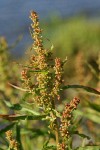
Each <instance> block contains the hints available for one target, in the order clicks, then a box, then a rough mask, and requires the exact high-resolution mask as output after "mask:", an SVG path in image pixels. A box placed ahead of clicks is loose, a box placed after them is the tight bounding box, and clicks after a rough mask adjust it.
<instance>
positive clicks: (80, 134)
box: [73, 131, 90, 140]
mask: <svg viewBox="0 0 100 150" xmlns="http://www.w3.org/2000/svg"><path fill="white" fill-rule="evenodd" d="M73 134H77V135H79V136H81V137H82V138H87V139H88V140H90V137H89V136H87V135H85V134H83V133H79V132H78V131H74V132H73Z"/></svg>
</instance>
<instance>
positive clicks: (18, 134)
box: [16, 124, 23, 150]
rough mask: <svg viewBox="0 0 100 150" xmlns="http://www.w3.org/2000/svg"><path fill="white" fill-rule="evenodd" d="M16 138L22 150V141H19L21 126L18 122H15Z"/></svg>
mask: <svg viewBox="0 0 100 150" xmlns="http://www.w3.org/2000/svg"><path fill="white" fill-rule="evenodd" d="M16 140H17V142H18V145H19V149H20V150H23V146H22V142H21V127H20V125H19V124H16Z"/></svg>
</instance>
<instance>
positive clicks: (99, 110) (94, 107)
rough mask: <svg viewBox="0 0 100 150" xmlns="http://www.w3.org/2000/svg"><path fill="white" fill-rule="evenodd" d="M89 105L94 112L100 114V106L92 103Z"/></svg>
mask: <svg viewBox="0 0 100 150" xmlns="http://www.w3.org/2000/svg"><path fill="white" fill-rule="evenodd" d="M88 104H89V106H90V107H91V108H92V109H94V110H96V111H98V112H100V105H98V104H95V103H91V102H88Z"/></svg>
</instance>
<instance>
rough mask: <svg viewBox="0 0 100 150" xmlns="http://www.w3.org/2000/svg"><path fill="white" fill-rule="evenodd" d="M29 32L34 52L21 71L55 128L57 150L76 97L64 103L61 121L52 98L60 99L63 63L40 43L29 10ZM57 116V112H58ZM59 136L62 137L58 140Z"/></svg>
mask: <svg viewBox="0 0 100 150" xmlns="http://www.w3.org/2000/svg"><path fill="white" fill-rule="evenodd" d="M30 18H31V20H32V24H31V36H32V39H33V40H34V43H33V45H32V48H31V49H32V50H34V52H35V54H33V55H32V56H31V58H30V60H29V64H28V65H27V66H25V67H24V69H23V71H22V72H21V75H22V80H23V83H24V87H25V88H27V90H28V91H29V92H30V93H32V95H33V101H34V103H37V104H38V105H39V106H41V107H42V108H43V112H44V113H46V114H47V118H49V122H50V124H49V127H50V129H51V130H52V131H54V132H55V137H56V145H57V150H65V149H66V148H67V142H66V141H67V140H68V138H69V126H70V122H71V119H72V115H71V114H72V111H73V110H74V109H76V107H77V105H78V103H79V99H77V98H74V99H73V100H72V101H71V102H70V104H67V105H66V106H65V110H64V111H63V113H62V116H61V118H60V119H61V123H60V122H59V121H58V119H57V118H58V116H57V115H56V113H55V112H57V110H56V108H55V100H57V99H58V100H59V99H60V92H61V90H62V86H63V84H64V81H63V65H64V62H63V61H61V59H60V58H55V59H54V58H53V56H52V52H51V50H47V49H45V48H44V47H43V38H42V35H41V34H42V29H40V27H39V20H38V15H37V13H36V12H34V11H32V12H31V14H30ZM59 116H60V115H59ZM60 138H61V139H62V140H60Z"/></svg>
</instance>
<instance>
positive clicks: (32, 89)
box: [0, 11, 100, 150]
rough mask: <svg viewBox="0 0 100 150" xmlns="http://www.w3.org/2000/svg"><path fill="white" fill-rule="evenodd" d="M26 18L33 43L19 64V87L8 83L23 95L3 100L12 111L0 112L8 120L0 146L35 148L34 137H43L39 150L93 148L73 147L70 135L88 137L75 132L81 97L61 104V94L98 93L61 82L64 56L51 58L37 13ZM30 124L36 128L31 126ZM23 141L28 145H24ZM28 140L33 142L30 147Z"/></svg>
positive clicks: (87, 88)
mask: <svg viewBox="0 0 100 150" xmlns="http://www.w3.org/2000/svg"><path fill="white" fill-rule="evenodd" d="M29 18H30V19H31V21H32V24H31V27H30V33H31V37H32V39H33V44H32V46H31V50H30V51H31V55H30V57H29V59H28V61H27V62H26V63H25V64H22V71H21V81H22V85H20V87H19V86H16V85H14V84H12V83H8V85H9V86H11V87H12V88H16V90H17V92H18V90H20V91H21V92H22V93H23V94H22V95H21V97H19V96H18V95H16V96H18V103H11V102H10V101H8V102H7V103H6V105H7V106H8V108H9V109H10V110H12V113H11V112H10V113H9V114H0V118H1V119H3V120H7V121H8V124H7V126H6V127H5V128H3V129H2V130H1V131H0V132H1V133H0V134H1V135H2V134H3V133H5V136H6V140H4V142H3V139H4V137H2V145H3V144H4V143H6V149H7V147H8V150H31V149H32V150H36V148H35V146H34V145H36V144H37V145H39V144H40V143H38V141H36V143H35V138H37V137H40V136H43V139H44V140H43V145H42V146H40V147H41V150H74V149H77V150H83V148H84V149H87V150H88V149H91V147H92V148H94V150H97V149H98V148H100V147H99V146H95V145H92V146H90V145H88V146H86V145H84V144H82V145H81V146H80V147H77V148H74V146H73V142H75V138H73V136H74V135H78V136H81V138H83V141H84V139H85V138H87V139H90V138H89V136H87V135H85V134H84V133H80V132H79V131H78V125H79V123H80V121H81V119H80V118H79V116H78V115H77V113H75V112H77V110H78V105H79V104H80V103H81V99H80V98H78V97H77V96H75V97H73V98H72V99H70V100H68V98H67V97H66V100H64V103H63V94H64V91H65V90H67V89H73V88H77V89H83V90H85V91H87V92H89V93H93V94H96V95H100V92H99V91H97V90H95V89H94V88H91V87H88V86H84V85H77V84H74V85H65V81H64V65H67V64H66V62H67V58H66V57H65V60H61V59H60V58H58V57H54V55H53V50H52V48H49V49H46V48H45V47H44V44H43V40H44V39H43V37H42V32H43V30H42V29H41V28H40V24H39V18H38V15H37V13H36V12H35V11H31V13H30V16H29ZM60 106H62V108H61V109H60ZM34 127H36V129H33V128H34ZM13 132H14V135H15V136H14V137H13V136H12V135H13ZM23 139H24V140H23ZM32 140H33V142H32ZM76 142H77V141H76ZM26 143H28V146H24V145H26ZM32 143H34V144H33V145H32V146H31V144H32ZM95 148H97V149H95ZM38 150H39V149H38ZM91 150H92V149H91Z"/></svg>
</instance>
